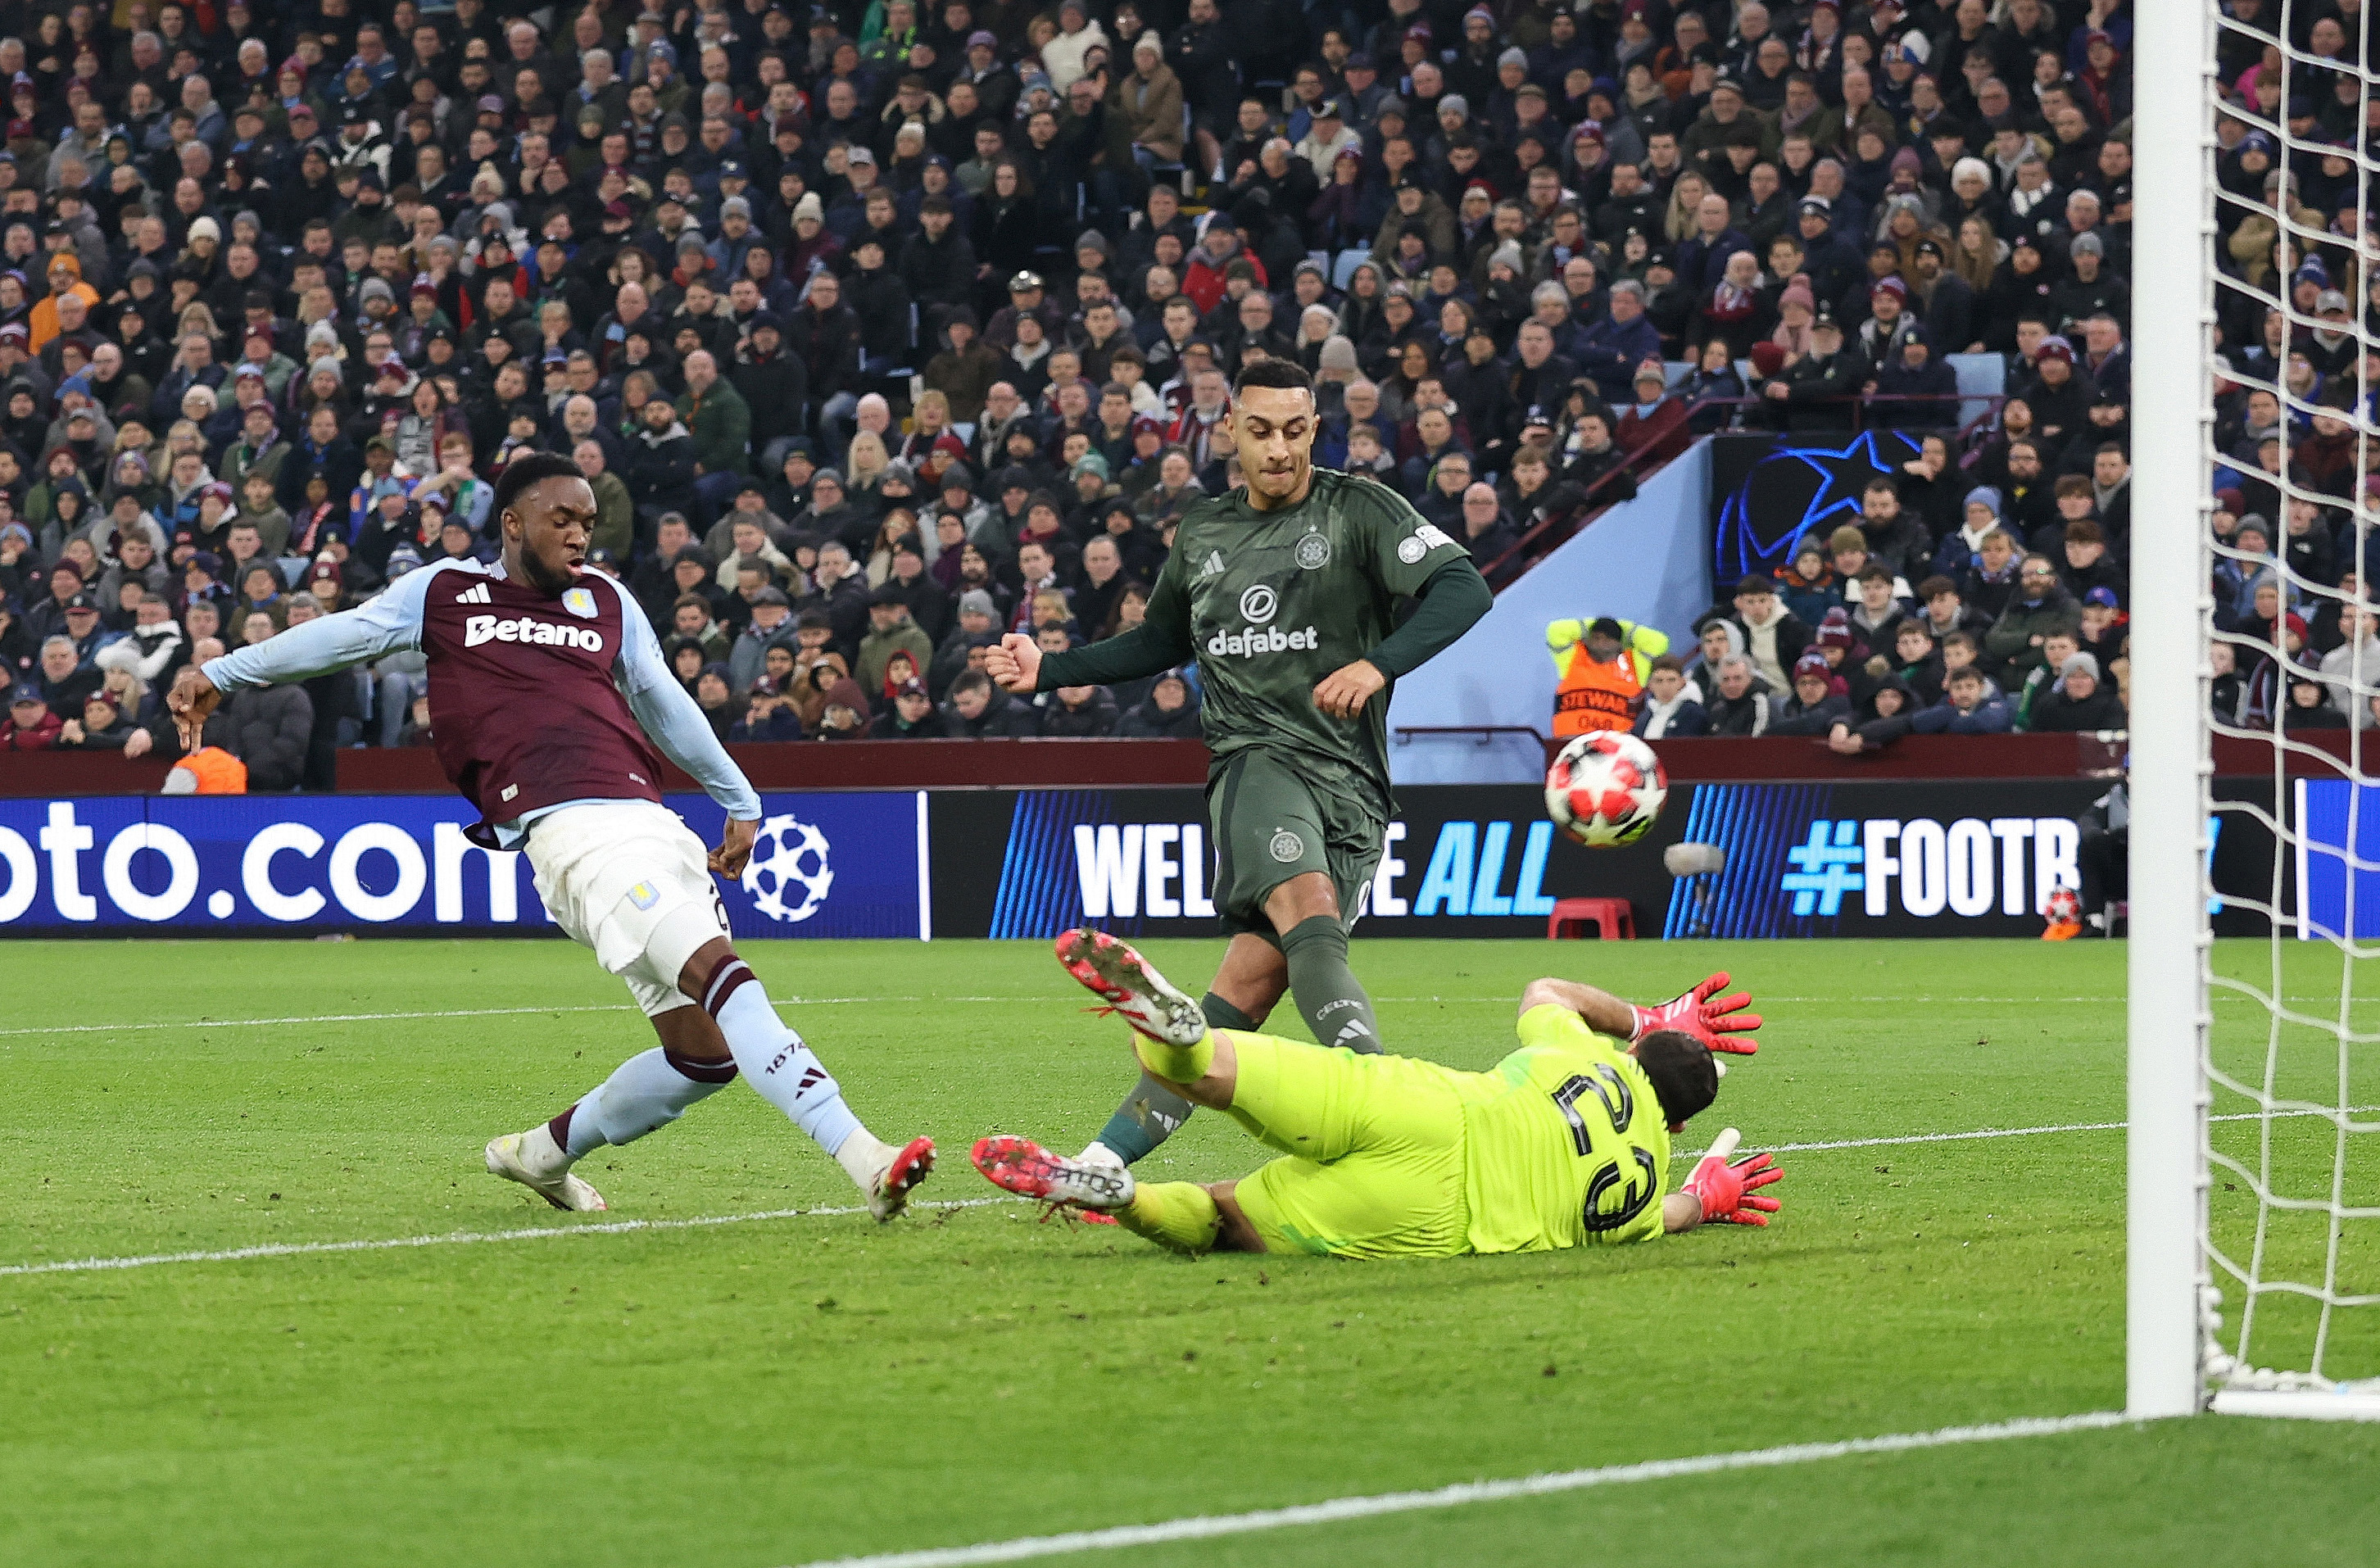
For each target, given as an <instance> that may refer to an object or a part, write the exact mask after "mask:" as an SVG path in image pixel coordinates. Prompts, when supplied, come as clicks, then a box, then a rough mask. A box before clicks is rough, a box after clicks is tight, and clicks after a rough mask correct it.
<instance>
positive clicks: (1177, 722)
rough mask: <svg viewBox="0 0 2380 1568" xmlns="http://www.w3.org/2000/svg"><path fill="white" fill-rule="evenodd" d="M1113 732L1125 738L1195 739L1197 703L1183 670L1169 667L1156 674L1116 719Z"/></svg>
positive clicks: (1197, 735) (1197, 733) (1196, 733)
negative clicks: (1135, 701) (1142, 695)
mask: <svg viewBox="0 0 2380 1568" xmlns="http://www.w3.org/2000/svg"><path fill="white" fill-rule="evenodd" d="M1115 733H1116V734H1117V735H1119V736H1120V737H1122V738H1123V739H1127V740H1196V739H1198V738H1199V735H1200V730H1199V727H1198V704H1197V701H1196V699H1194V698H1193V697H1192V696H1191V692H1190V683H1189V682H1188V681H1186V680H1184V678H1183V676H1182V672H1181V671H1179V670H1168V671H1166V672H1165V673H1164V674H1163V675H1160V676H1158V677H1157V682H1156V684H1155V685H1153V686H1151V687H1149V688H1148V696H1147V697H1146V698H1145V699H1142V700H1141V701H1140V702H1139V703H1138V704H1136V705H1135V707H1134V708H1133V709H1132V710H1131V711H1128V712H1126V713H1125V714H1124V716H1123V718H1122V719H1120V720H1118V721H1117V722H1116V731H1115Z"/></svg>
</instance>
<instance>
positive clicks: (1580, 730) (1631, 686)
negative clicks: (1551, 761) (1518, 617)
mask: <svg viewBox="0 0 2380 1568" xmlns="http://www.w3.org/2000/svg"><path fill="white" fill-rule="evenodd" d="M1546 649H1547V650H1548V652H1550V653H1551V654H1552V655H1553V661H1554V676H1555V683H1556V684H1555V687H1554V738H1555V739H1556V740H1569V739H1571V738H1573V736H1576V735H1586V734H1589V733H1591V732H1592V731H1595V730H1624V729H1627V728H1628V727H1629V726H1630V725H1631V724H1633V723H1634V722H1635V716H1636V699H1637V696H1638V694H1640V693H1641V692H1643V691H1644V689H1645V671H1646V670H1647V669H1649V668H1650V667H1651V666H1652V662H1653V661H1654V660H1655V659H1658V658H1659V657H1660V656H1661V655H1662V654H1664V653H1666V652H1668V651H1669V650H1670V639H1669V638H1668V637H1667V636H1665V635H1664V634H1662V633H1660V632H1658V631H1655V630H1654V629H1653V628H1652V627H1650V626H1633V625H1631V624H1630V623H1629V622H1626V621H1620V620H1614V619H1613V618H1611V617H1610V616H1609V615H1605V616H1603V617H1601V618H1599V619H1597V620H1596V621H1595V622H1593V623H1592V624H1589V623H1587V622H1584V621H1580V620H1576V619H1571V620H1565V621H1556V622H1554V623H1553V624H1552V625H1550V626H1547V627H1546Z"/></svg>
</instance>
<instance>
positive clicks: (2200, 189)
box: [2125, 0, 2380, 1419]
mask: <svg viewBox="0 0 2380 1568" xmlns="http://www.w3.org/2000/svg"><path fill="white" fill-rule="evenodd" d="M2284 14H2286V12H2285V11H2284ZM2134 18H2135V32H2134V35H2133V40H2132V49H2133V53H2132V66H2133V71H2134V77H2133V98H2134V103H2135V106H2136V107H2135V112H2134V119H2133V140H2132V148H2133V160H2134V167H2133V255H2134V261H2133V277H2132V298H2133V306H2132V323H2133V328H2132V342H2131V349H2132V379H2131V384H2132V389H2133V400H2132V432H2133V446H2132V454H2131V457H2132V480H2131V488H2132V496H2133V500H2132V516H2133V517H2134V519H2135V521H2134V532H2135V534H2136V536H2138V537H2141V538H2144V539H2155V540H2160V541H2168V543H2171V544H2178V543H2179V542H2180V541H2181V540H2183V539H2185V538H2187V539H2189V540H2191V541H2194V548H2191V549H2180V548H2164V549H2149V550H2141V551H2136V552H2135V553H2134V555H2133V559H2132V564H2131V572H2132V579H2131V580H2132V596H2133V604H2132V617H2131V670H2132V675H2131V772H2130V798H2131V877H2130V887H2129V894H2130V927H2129V930H2130V942H2129V944H2128V945H2129V951H2128V953H2127V964H2128V975H2127V990H2128V991H2129V1033H2128V1042H2127V1053H2126V1094H2127V1123H2128V1130H2127V1134H2126V1215H2125V1229H2126V1237H2127V1244H2126V1245H2127V1268H2128V1274H2127V1283H2126V1333H2125V1410H2126V1413H2127V1414H2128V1415H2131V1416H2134V1417H2136V1418H2143V1419H2145V1418H2153V1417H2161V1416H2186V1415H2194V1414H2197V1413H2200V1412H2202V1411H2208V1410H2212V1411H2216V1412H2221V1413H2227V1414H2239V1415H2261V1416H2296V1417H2305V1418H2328V1419H2380V1392H2325V1391H2317V1390H2313V1389H2304V1390H2297V1389H2271V1390H2261V1391H2246V1390H2239V1389H2228V1388H2227V1389H2224V1390H2222V1391H2220V1392H2216V1391H2215V1390H2213V1389H2212V1388H2210V1385H2209V1380H2208V1375H2207V1372H2208V1367H2209V1365H2210V1356H2211V1355H2219V1350H2218V1347H2217V1346H2216V1345H2215V1344H2214V1343H2211V1340H2212V1335H2211V1332H2210V1330H2209V1329H2208V1327H2207V1326H2206V1325H2207V1319H2206V1316H2205V1313H2206V1310H2207V1308H2206V1303H2207V1302H2208V1301H2209V1300H2211V1297H2210V1296H2209V1295H2207V1293H2208V1292H2209V1291H2210V1289H2211V1288H2212V1287H2215V1286H2216V1285H2219V1284H2222V1283H2226V1282H2225V1281H2219V1280H2216V1279H2215V1278H2213V1277H2212V1269H2211V1265H2210V1261H2209V1252H2208V1239H2207V1230H2206V1225H2207V1194H2208V1168H2209V1161H2208V1152H2209V1144H2208V1123H2207V1116H2208V1109H2209V1103H2210V1092H2209V1080H2208V1076H2207V1075H2208V1063H2209V1055H2208V1047H2209V1033H2210V1027H2211V1024H2212V1009H2211V1007H2210V1004H2209V998H2210V988H2209V972H2210V970H2209V963H2210V956H2211V954H2210V950H2211V946H2212V942H2213V938H2212V933H2211V928H2210V920H2209V916H2208V902H2207V901H2208V897H2209V887H2208V879H2207V869H2206V851H2207V848H2208V827H2207V823H2208V815H2209V812H2210V810H2211V808H2212V790H2211V781H2212V777H2213V773H2214V761H2213V757H2212V750H2211V737H2212V734H2213V730H2212V724H2211V722H2210V718H2209V712H2210V704H2209V700H2208V682H2209V680H2210V679H2211V677H2212V669H2211V666H2210V664H2209V661H2208V652H2207V650H2208V647H2209V640H2210V636H2211V632H2212V626H2213V622H2212V611H2213V609H2214V600H2213V594H2212V591H2211V589H2210V586H2209V585H2210V567H2211V566H2212V565H2213V560H2214V553H2213V549H2212V546H2211V544H2210V542H2209V541H2210V538H2211V533H2210V529H2209V528H2208V522H2207V519H2208V514H2209V511H2210V506H2211V502H2210V488H2209V480H2208V474H2209V466H2208V465H2209V454H2210V453H2211V450H2212V441H2213V427H2214V411H2213V400H2212V371H2213V368H2214V367H2213V351H2214V343H2213V327H2214V323H2215V319H2216V317H2215V282H2214V277H2213V270H2214V250H2213V247H2214V244H2215V237H2216V167H2215V159H2216V146H2215V140H2214V136H2213V124H2214V119H2213V116H2214V113H2215V110H2216V103H2217V98H2218V95H2219V83H2218V82H2217V80H2216V48H2215V44H2216V36H2217V30H2218V26H2219V24H2218V21H2217V18H2216V5H2215V0H2155V4H2147V5H2142V6H2136V7H2135V9H2134ZM2374 64H2375V65H2380V62H2374ZM2372 175H2373V176H2374V178H2375V179H2380V170H2374V171H2372ZM2283 287H2284V288H2286V284H2284V285H2283ZM2368 678H2369V677H2367V679H2368ZM2277 810H2278V811H2280V812H2281V813H2283V814H2284V815H2283V820H2287V818H2286V813H2287V811H2288V802H2287V801H2286V800H2281V801H2278V802H2277ZM2278 849H2279V845H2278V844H2277V850H2278ZM2273 913H2274V914H2275V915H2276V916H2279V915H2281V914H2283V913H2284V912H2283V911H2279V910H2276V911H2274V912H2273Z"/></svg>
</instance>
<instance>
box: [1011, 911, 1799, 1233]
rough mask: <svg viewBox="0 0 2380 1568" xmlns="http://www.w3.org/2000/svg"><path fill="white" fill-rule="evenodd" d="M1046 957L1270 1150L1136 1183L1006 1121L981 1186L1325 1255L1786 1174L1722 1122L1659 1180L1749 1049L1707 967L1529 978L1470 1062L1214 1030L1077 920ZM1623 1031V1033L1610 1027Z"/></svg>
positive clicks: (1134, 958)
mask: <svg viewBox="0 0 2380 1568" xmlns="http://www.w3.org/2000/svg"><path fill="white" fill-rule="evenodd" d="M1058 957H1059V960H1060V962H1062V963H1063V964H1064V965H1065V966H1066V968H1067V970H1068V972H1070V973H1071V974H1073V975H1074V977H1075V978H1076V979H1078V980H1080V981H1082V983H1083V984H1084V985H1086V986H1087V987H1089V988H1090V989H1091V990H1092V991H1095V992H1097V993H1098V995H1099V998H1100V1000H1101V1001H1103V1002H1104V1003H1107V1006H1106V1008H1105V1009H1104V1010H1105V1011H1108V1012H1113V1013H1117V1014H1121V1015H1123V1018H1124V1020H1125V1022H1127V1023H1129V1024H1130V1025H1131V1026H1132V1027H1133V1029H1134V1031H1135V1040H1134V1045H1135V1049H1136V1050H1137V1051H1138V1052H1139V1056H1140V1060H1141V1063H1142V1064H1143V1065H1144V1066H1146V1067H1147V1069H1148V1071H1149V1072H1150V1073H1152V1074H1154V1075H1155V1076H1157V1077H1159V1078H1160V1079H1162V1080H1164V1081H1165V1083H1167V1084H1168V1085H1169V1086H1171V1087H1172V1088H1174V1089H1175V1090H1176V1091H1177V1092H1178V1093H1180V1094H1181V1095H1182V1096H1183V1097H1184V1099H1186V1100H1189V1101H1190V1102H1191V1103H1192V1104H1194V1105H1204V1106H1209V1107H1212V1108H1213V1109H1215V1110H1218V1111H1223V1112H1229V1113H1230V1114H1231V1116H1232V1118H1233V1120H1235V1121H1237V1122H1238V1123H1239V1124H1240V1125H1242V1126H1244V1127H1245V1128H1246V1129H1247V1130H1248V1131H1249V1132H1251V1133H1253V1134H1255V1135H1256V1136H1257V1139H1258V1140H1259V1141H1261V1142H1262V1143H1264V1144H1265V1145H1266V1146H1267V1147H1269V1148H1271V1149H1278V1150H1280V1151H1281V1154H1282V1155H1284V1156H1285V1157H1286V1158H1283V1159H1280V1160H1276V1161H1272V1162H1271V1163H1270V1164H1269V1165H1265V1166H1263V1167H1262V1168H1260V1169H1259V1170H1257V1172H1256V1173H1255V1174H1253V1175H1249V1176H1244V1177H1242V1178H1241V1179H1240V1180H1238V1181H1236V1182H1218V1183H1215V1184H1213V1185H1207V1186H1200V1185H1196V1184H1193V1183H1189V1182H1155V1183H1151V1182H1135V1180H1134V1179H1133V1175H1132V1173H1131V1172H1129V1171H1126V1170H1122V1169H1119V1168H1117V1167H1115V1166H1112V1165H1109V1164H1104V1163H1085V1162H1083V1161H1075V1160H1068V1159H1065V1158H1063V1157H1062V1156H1059V1155H1054V1154H1051V1153H1050V1152H1049V1151H1048V1150H1046V1149H1042V1148H1041V1147H1040V1146H1038V1144H1035V1143H1032V1142H1030V1141H1029V1140H1027V1139H1025V1138H1020V1137H988V1138H985V1139H983V1140H981V1141H980V1142H978V1143H977V1145H976V1146H975V1162H976V1166H977V1169H979V1170H981V1171H982V1172H983V1173H984V1175H985V1176H987V1177H988V1178H990V1180H991V1181H992V1182H993V1183H994V1184H995V1185H999V1186H1002V1187H1005V1188H1007V1189H1008V1190H1009V1191H1010V1192H1014V1193H1021V1194H1023V1195H1025V1196H1026V1197H1038V1198H1044V1199H1047V1200H1049V1201H1050V1202H1051V1203H1053V1204H1056V1205H1058V1206H1060V1207H1061V1208H1063V1209H1085V1210H1089V1211H1092V1212H1094V1213H1099V1212H1104V1213H1107V1214H1111V1215H1112V1216H1113V1217H1114V1218H1115V1220H1116V1221H1117V1222H1119V1223H1121V1224H1123V1226H1124V1227H1125V1228H1126V1229H1128V1230H1131V1231H1132V1232H1134V1233H1135V1234H1138V1235H1142V1236H1146V1237H1147V1238H1148V1239H1149V1240H1150V1241H1153V1242H1155V1243H1157V1244H1158V1245H1159V1246H1164V1247H1169V1248H1171V1249H1172V1250H1174V1251H1176V1252H1185V1253H1191V1254H1194V1255H1195V1254H1197V1253H1203V1252H1211V1251H1224V1252H1310V1253H1318V1254H1322V1255H1325V1256H1330V1257H1338V1258H1389V1257H1437V1258H1446V1257H1452V1256H1455V1255H1457V1254H1460V1253H1466V1252H1536V1251H1544V1250H1548V1249H1551V1248H1555V1247H1569V1246H1585V1245H1587V1244H1588V1243H1590V1242H1597V1243H1606V1244H1610V1243H1619V1242H1633V1241H1649V1240H1650V1239H1652V1238H1653V1237H1655V1236H1658V1235H1661V1234H1666V1233H1669V1232H1671V1231H1688V1230H1692V1229H1694V1227H1695V1226H1696V1225H1699V1224H1704V1223H1706V1222H1715V1221H1725V1222H1730V1223H1733V1224H1740V1225H1765V1224H1767V1222H1768V1216H1769V1215H1770V1214H1772V1213H1775V1212H1776V1211H1777V1209H1778V1201H1777V1199H1776V1198H1774V1197H1766V1196H1763V1195H1761V1194H1759V1193H1758V1192H1757V1191H1756V1189H1758V1188H1761V1187H1765V1186H1767V1185H1769V1184H1770V1183H1772V1182H1775V1181H1778V1180H1779V1179H1780V1178H1781V1177H1782V1176H1783V1174H1784V1173H1783V1172H1781V1171H1779V1170H1777V1169H1776V1168H1775V1167H1774V1166H1773V1165H1771V1164H1770V1162H1769V1157H1768V1156H1767V1155H1766V1154H1758V1155H1752V1156H1748V1157H1746V1158H1744V1159H1743V1160H1740V1161H1734V1162H1733V1163H1730V1162H1729V1158H1728V1157H1729V1156H1730V1155H1731V1154H1732V1153H1733V1152H1734V1149H1735V1143H1736V1137H1737V1135H1736V1133H1735V1130H1734V1129H1733V1128H1731V1127H1730V1128H1729V1129H1728V1130H1727V1131H1726V1132H1725V1133H1723V1134H1721V1135H1720V1136H1719V1138H1718V1142H1717V1143H1716V1144H1715V1145H1714V1147H1713V1149H1712V1151H1711V1153H1710V1154H1709V1155H1708V1156H1706V1158H1705V1159H1704V1160H1703V1161H1701V1163H1699V1164H1697V1165H1696V1166H1695V1167H1694V1174H1693V1175H1692V1176H1690V1177H1689V1178H1687V1181H1686V1184H1685V1185H1684V1186H1683V1187H1682V1188H1681V1189H1680V1190H1678V1191H1677V1192H1674V1193H1670V1194H1669V1195H1668V1196H1667V1197H1664V1196H1663V1195H1662V1188H1663V1187H1664V1186H1665V1185H1667V1173H1668V1169H1669V1161H1670V1134H1672V1133H1675V1132H1678V1131H1680V1130H1681V1129H1682V1127H1683V1126H1684V1125H1685V1123H1686V1121H1687V1119H1688V1118H1689V1117H1691V1116H1693V1115H1694V1113H1695V1112H1699V1111H1701V1110H1702V1109H1703V1108H1704V1107H1706V1106H1707V1105H1708V1104H1710V1102H1711V1101H1712V1100H1715V1099H1717V1098H1718V1080H1719V1078H1720V1076H1722V1075H1723V1073H1724V1071H1725V1069H1724V1068H1723V1067H1722V1066H1721V1065H1720V1064H1719V1063H1718V1061H1717V1060H1716V1059H1715V1058H1714V1057H1713V1055H1712V1052H1713V1051H1732V1052H1735V1053H1737V1054H1743V1055H1748V1054H1750V1053H1751V1052H1752V1051H1755V1049H1757V1048H1756V1047H1755V1046H1754V1045H1753V1043H1752V1042H1751V1040H1750V1039H1748V1038H1739V1037H1747V1036H1748V1035H1749V1034H1750V1033H1751V1031H1753V1030H1755V1029H1757V1028H1758V1027H1760V1018H1759V1015H1757V1014H1752V1013H1746V1012H1744V1011H1743V1008H1745V1007H1746V1006H1747V1005H1749V1004H1750V1002H1751V998H1750V997H1749V996H1748V995H1744V994H1742V993H1739V994H1737V995H1734V996H1728V997H1721V996H1719V995H1718V992H1719V991H1721V990H1722V989H1723V988H1724V987H1725V986H1726V984H1727V977H1726V976H1725V975H1724V974H1720V975H1714V976H1713V977H1711V978H1709V979H1707V980H1706V981H1704V982H1703V983H1702V984H1701V985H1698V986H1696V987H1694V989H1693V990H1692V991H1687V992H1686V993H1685V994H1684V995H1683V996H1681V997H1679V998H1678V999H1677V1000H1675V1001H1674V1002H1671V1003H1667V1004H1665V1005H1663V1006H1661V1007H1658V1008H1653V1009H1645V1008H1640V1007H1632V1006H1630V1005H1629V1004H1628V1003H1624V1002H1621V1000H1619V999H1618V998H1617V997H1614V996H1611V995H1609V994H1607V993H1606V992H1603V991H1597V990H1596V989H1595V988H1594V987H1592V986H1584V985H1577V984H1574V983H1573V982H1571V981H1569V980H1557V979H1542V980H1532V981H1530V982H1529V984H1528V987H1527V988H1526V989H1525V990H1524V991H1522V992H1521V1021H1520V1024H1519V1025H1518V1027H1517V1029H1516V1032H1517V1033H1518V1034H1519V1036H1520V1038H1521V1049H1520V1050H1518V1051H1514V1052H1512V1054H1511V1055H1510V1056H1507V1057H1506V1058H1504V1060H1503V1061H1501V1062H1500V1063H1498V1064H1496V1066H1495V1067H1494V1068H1493V1069H1491V1070H1489V1071H1488V1072H1485V1073H1459V1072H1456V1071H1455V1070H1453V1069H1452V1068H1451V1067H1442V1066H1439V1065H1438V1064H1436V1063H1431V1062H1421V1061H1415V1060H1414V1059H1412V1058H1409V1057H1403V1056H1364V1055H1357V1054H1355V1053H1354V1052H1351V1051H1330V1050H1326V1049H1324V1048H1323V1047H1320V1046H1316V1045H1305V1044H1301V1043H1300V1042H1298V1041H1295V1040H1287V1039H1273V1038H1272V1037H1270V1036H1269V1035H1260V1034H1250V1033H1244V1032H1241V1031H1238V1030H1220V1029H1210V1028H1208V1026H1207V1022H1206V1019H1205V1017H1204V1015H1202V1014H1201V1013H1200V1011H1199V1008H1198V1003H1197V1002H1196V999H1194V998H1192V997H1189V996H1187V995H1184V993H1183V992H1181V991H1176V990H1175V989H1174V988H1173V987H1172V986H1171V985H1169V984H1167V983H1166V981H1165V978H1164V977H1163V976H1161V975H1160V974H1159V973H1158V972H1157V971H1156V970H1155V969H1153V968H1151V967H1150V966H1149V965H1148V964H1147V961H1146V960H1144V959H1143V958H1142V957H1141V956H1140V954H1137V953H1135V952H1134V951H1133V950H1132V949H1131V948H1130V947H1128V946H1126V945H1125V944H1124V943H1123V942H1119V941H1117V940H1116V939H1115V938H1113V937H1111V936H1108V935H1106V934H1104V933H1103V932H1099V931H1090V930H1073V931H1068V932H1067V933H1066V934H1065V935H1063V936H1062V937H1060V938H1059V939H1058ZM1621 1041H1628V1042H1631V1043H1628V1044H1626V1045H1622V1044H1621Z"/></svg>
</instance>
